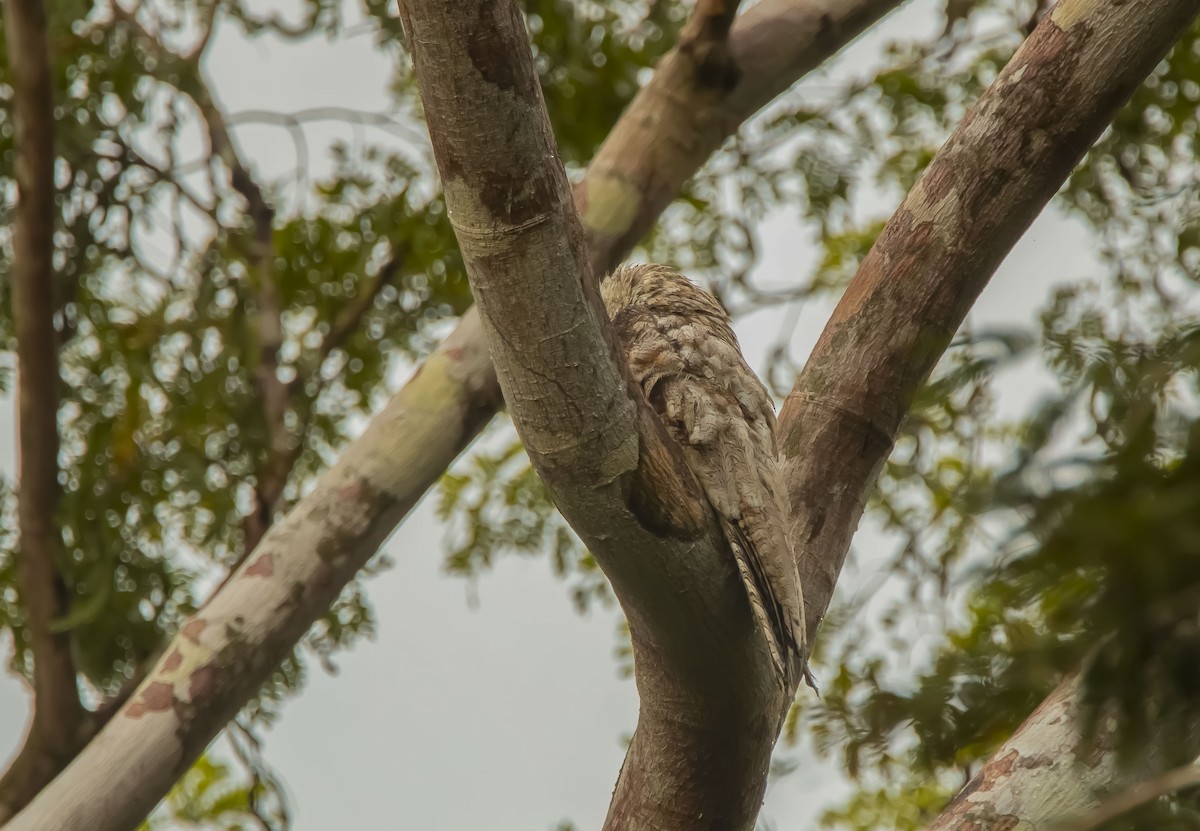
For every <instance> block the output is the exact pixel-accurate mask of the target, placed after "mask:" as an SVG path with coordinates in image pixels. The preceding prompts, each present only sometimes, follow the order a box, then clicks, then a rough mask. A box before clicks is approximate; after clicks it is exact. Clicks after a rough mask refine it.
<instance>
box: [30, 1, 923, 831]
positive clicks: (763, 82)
mask: <svg viewBox="0 0 1200 831" xmlns="http://www.w3.org/2000/svg"><path fill="white" fill-rule="evenodd" d="M900 2H901V0H762V2H760V3H758V4H756V5H755V6H753V7H752V8H751V9H749V10H748V11H747V12H746V13H745V14H743V15H740V16H739V17H738V18H737V20H736V22H735V24H734V26H733V28H732V30H731V32H730V36H729V37H730V49H731V51H732V52H733V54H734V55H735V56H736V60H737V65H738V66H739V68H740V69H741V77H740V80H739V82H738V85H737V86H736V87H735V88H734V89H733V90H732V91H731V92H729V93H728V94H722V93H721V92H720V91H718V90H713V89H710V88H706V87H704V86H702V85H700V84H698V83H697V81H696V73H695V72H694V70H693V68H692V65H691V63H690V59H688V58H687V57H686V56H682V55H680V54H678V52H679V50H674V51H673V52H671V53H669V54H668V55H667V56H666V57H664V58H663V60H662V61H660V62H659V66H658V67H657V69H656V72H655V75H654V77H653V78H652V79H651V81H650V83H649V84H648V85H647V86H646V87H645V88H644V89H643V90H641V92H640V93H639V94H638V95H637V97H636V98H635V100H634V102H633V103H632V104H631V105H630V107H629V109H628V110H627V111H626V113H625V114H624V115H623V116H622V118H621V119H620V121H619V122H618V124H617V125H616V127H615V128H614V129H613V132H612V133H611V134H610V136H609V137H608V139H607V140H606V141H605V143H604V145H603V146H602V147H601V149H600V151H599V152H598V154H597V157H596V159H595V161H594V162H593V163H592V165H591V166H589V168H588V172H587V175H586V176H585V178H584V181H583V182H581V183H580V185H579V186H577V187H576V189H575V201H576V205H577V206H578V207H579V208H580V210H581V213H582V218H583V221H584V227H585V232H586V233H587V237H588V243H589V255H590V258H591V262H592V267H593V270H594V271H595V272H596V273H602V272H604V271H607V270H609V269H610V268H612V267H613V266H615V265H616V264H617V263H618V262H619V261H620V260H621V259H622V258H624V256H625V255H626V254H627V253H628V252H629V250H630V248H631V247H632V246H633V245H634V243H636V242H637V240H638V239H639V238H640V237H641V236H642V235H643V234H644V233H645V232H646V231H647V230H648V229H649V228H650V226H651V225H652V224H653V222H654V221H655V220H656V219H657V217H658V215H659V213H661V211H662V210H663V209H664V208H665V207H666V205H667V204H668V203H669V202H670V201H671V200H672V199H673V198H674V197H675V195H676V194H677V193H678V190H679V188H680V187H681V186H682V184H683V183H684V181H685V180H686V179H687V178H688V177H690V176H691V175H692V173H694V172H695V170H696V169H697V168H698V167H699V166H700V165H701V164H702V163H703V162H704V160H705V159H707V157H708V156H709V154H711V153H712V151H713V150H715V149H716V148H717V147H718V146H719V145H720V143H721V142H722V141H723V140H724V139H725V138H726V137H728V136H729V134H730V133H731V132H732V131H733V130H734V129H736V127H737V126H738V125H739V124H740V123H741V122H742V121H743V120H744V119H746V118H748V117H749V116H750V115H752V114H753V113H754V112H756V111H757V110H758V109H759V108H761V107H762V106H764V105H765V104H766V103H768V102H769V101H770V100H771V99H772V98H773V97H775V96H776V95H778V94H779V93H781V92H783V91H784V90H786V89H787V88H788V87H789V86H791V85H792V84H793V83H794V82H795V81H796V79H798V78H799V77H801V76H802V75H804V74H805V73H806V72H808V71H809V70H811V69H813V68H815V67H816V66H818V65H819V64H820V63H821V62H822V61H824V60H825V59H826V58H828V57H829V56H830V55H832V54H833V53H834V52H836V51H837V50H838V49H840V48H842V47H843V46H844V45H845V44H846V43H848V42H849V41H850V40H851V39H853V38H854V37H855V36H856V35H857V34H858V33H859V32H860V31H862V30H863V29H864V28H866V27H867V26H868V25H870V24H871V23H873V22H874V21H875V20H877V19H878V18H880V17H881V16H883V15H884V14H885V13H886V12H888V11H890V10H891V9H892V8H894V7H896V6H897V5H899V4H900ZM499 404H500V397H499V391H498V388H497V386H496V380H495V374H494V372H493V370H492V366H491V362H490V360H489V358H488V354H487V349H486V346H485V344H484V341H483V334H482V331H481V328H480V322H479V317H478V315H477V314H476V313H475V312H474V310H471V311H469V312H468V313H467V314H466V315H465V316H464V318H463V320H462V322H461V323H460V324H459V326H458V328H457V329H456V330H455V331H454V332H453V333H452V334H451V336H450V337H449V338H447V340H446V341H445V342H443V343H442V345H441V346H440V347H439V348H438V349H437V350H436V351H435V352H434V353H433V355H431V356H430V358H429V359H428V360H427V361H426V362H425V364H424V365H423V366H422V367H421V368H420V369H419V370H418V372H417V373H416V374H415V375H414V376H413V377H412V379H410V380H409V382H408V383H407V384H406V385H405V386H404V388H403V389H402V390H401V391H400V392H399V393H398V394H397V395H396V396H395V397H394V398H393V399H392V400H391V402H389V404H388V405H387V407H386V408H385V409H384V410H383V412H382V413H380V414H379V415H378V416H376V417H375V418H374V419H373V420H372V422H371V425H370V426H369V428H368V430H367V431H366V433H365V434H364V435H363V436H362V437H360V438H359V439H358V440H357V441H355V442H354V443H353V444H352V445H351V446H350V447H349V448H347V450H346V452H345V453H344V455H343V458H342V459H341V460H340V461H339V463H338V464H337V465H336V466H335V467H334V468H333V469H331V470H329V471H328V472H326V473H325V474H324V475H322V476H321V478H320V480H319V481H318V483H317V487H316V488H315V489H314V490H313V491H312V492H311V493H310V494H309V495H308V496H307V497H306V498H305V499H304V500H302V501H301V502H300V503H299V504H298V505H297V506H296V507H295V508H294V509H293V510H292V511H291V513H290V514H289V515H288V517H286V518H285V519H284V520H283V521H281V522H280V523H278V524H277V525H276V526H275V527H273V528H272V529H271V530H270V531H268V533H267V535H266V537H264V539H263V541H262V542H261V543H260V545H259V547H258V549H257V550H256V551H255V553H254V555H253V556H251V557H250V559H249V560H248V561H247V562H246V563H245V564H243V565H242V566H241V568H240V569H239V570H238V572H237V573H236V575H235V577H234V578H233V579H232V580H230V581H229V583H228V584H227V585H225V586H223V587H222V588H221V590H220V591H219V592H217V594H216V595H215V596H214V597H213V598H212V600H211V601H210V602H209V603H208V604H207V605H206V606H205V608H204V609H203V610H202V611H201V612H199V613H198V614H197V615H196V616H195V617H194V618H193V620H192V621H190V622H189V623H188V624H187V625H185V626H184V627H183V629H182V630H181V633H180V634H179V635H178V636H177V637H176V639H175V640H174V641H173V642H172V644H171V646H170V647H169V648H168V649H167V650H166V652H165V656H166V657H165V658H164V659H163V660H162V661H161V662H160V663H159V665H158V666H157V667H156V668H155V669H154V671H153V672H151V673H150V675H149V677H148V678H147V679H146V681H145V682H144V683H143V685H142V687H141V688H140V690H139V691H138V693H137V694H136V695H135V697H134V698H133V700H132V701H131V702H129V703H128V704H127V705H126V706H124V707H123V708H122V710H121V711H120V712H119V713H118V714H117V715H116V716H115V717H114V718H113V719H112V721H111V723H110V724H109V725H108V726H107V727H106V729H105V730H104V732H103V733H102V734H101V735H100V736H99V737H98V738H97V740H96V741H94V742H93V743H92V744H91V745H89V746H88V747H87V748H86V749H85V750H84V752H83V753H82V754H81V756H80V757H79V758H78V759H77V760H76V761H75V762H74V763H73V764H72V766H71V768H70V769H68V770H67V771H65V772H64V773H63V775H62V776H61V777H59V780H58V781H56V782H55V783H53V784H52V785H51V786H50V787H49V788H48V789H47V790H46V791H45V792H44V793H42V794H41V795H39V797H38V798H37V800H36V801H35V802H34V803H33V804H32V805H30V806H29V807H28V809H27V810H26V811H25V812H23V813H22V815H21V816H20V817H19V818H18V819H17V820H15V821H14V825H13V827H14V828H15V829H18V831H19V829H20V828H22V827H25V828H27V829H34V828H36V829H39V831H41V829H54V828H63V829H68V828H75V827H78V824H79V823H84V824H85V825H86V827H88V828H90V829H96V831H105V829H121V828H126V827H129V825H130V824H131V823H133V824H136V822H137V821H139V820H140V819H141V818H142V817H144V816H145V815H146V813H148V812H149V811H150V809H151V808H152V807H153V806H154V804H155V803H156V802H157V801H158V799H160V798H161V796H162V795H163V794H165V793H166V791H167V789H168V788H169V787H170V786H171V785H172V784H173V783H174V782H175V780H176V779H178V777H179V776H181V775H182V774H183V773H184V772H185V771H186V770H187V767H188V766H189V765H190V763H191V761H192V760H193V759H195V758H196V756H197V755H199V753H200V752H201V751H202V750H203V748H204V747H205V746H206V745H207V743H208V742H209V741H210V740H211V739H212V737H214V736H215V735H216V734H217V733H218V732H219V731H220V729H221V728H222V727H223V726H224V724H225V723H226V722H227V721H228V720H229V719H230V718H232V716H233V715H234V714H235V713H236V712H237V710H238V709H239V708H240V707H241V705H242V704H243V703H244V702H245V701H246V700H247V699H248V698H249V697H250V696H251V695H253V694H254V693H255V692H256V691H257V689H258V688H259V686H260V685H261V684H262V683H263V681H264V680H265V679H266V678H267V677H268V676H269V674H270V673H271V672H272V671H273V670H274V668H275V667H276V666H277V665H278V662H279V661H280V660H282V658H283V657H284V656H285V655H286V654H288V652H289V651H290V650H291V648H292V647H293V646H294V645H295V643H296V642H297V641H298V640H299V639H300V637H301V636H302V635H303V633H304V632H305V631H306V630H307V629H308V627H309V626H310V625H311V624H312V622H313V621H314V620H316V619H317V618H318V617H319V616H320V615H321V614H323V613H324V611H325V610H326V609H327V608H328V606H329V605H330V604H331V603H332V602H333V600H334V599H335V598H336V597H337V595H338V593H339V592H340V591H341V589H342V587H344V586H345V585H346V583H348V582H349V581H350V579H351V578H352V577H353V576H354V574H355V573H356V572H357V571H358V569H359V568H361V567H362V566H363V565H364V564H365V563H366V562H367V561H368V560H369V559H370V557H371V556H372V554H373V553H374V552H375V550H376V548H377V547H378V545H379V544H380V543H381V542H382V540H383V539H384V538H385V537H386V536H387V534H389V533H390V532H391V530H392V529H393V528H395V526H396V525H397V524H398V523H399V522H400V521H401V520H402V519H403V518H404V517H405V516H406V515H407V513H408V512H409V511H410V510H411V508H412V507H413V506H414V505H415V504H416V503H417V501H418V500H419V499H420V498H421V496H423V494H424V493H425V491H426V490H427V489H428V488H429V487H430V486H431V485H432V484H433V483H434V482H435V481H436V480H437V478H438V477H439V476H440V475H441V474H442V472H443V471H444V470H445V468H446V467H447V466H448V465H449V464H450V462H451V461H453V459H454V458H455V457H456V456H457V455H458V454H459V453H460V452H461V451H462V450H463V449H464V448H465V447H466V446H467V444H468V443H469V442H470V441H471V439H473V438H474V437H475V436H476V435H477V434H478V432H479V430H480V429H481V428H482V427H483V425H484V424H486V423H487V421H488V420H489V419H490V418H491V416H492V415H493V414H494V413H495V412H496V410H497V409H498V407H499ZM201 632H202V633H203V637H202V638H201V636H200V634H199V633H201ZM175 702H177V703H178V704H179V707H178V708H176V707H175V706H174V703H175ZM97 795H105V798H104V799H102V800H101V801H100V802H97V801H96V798H97Z"/></svg>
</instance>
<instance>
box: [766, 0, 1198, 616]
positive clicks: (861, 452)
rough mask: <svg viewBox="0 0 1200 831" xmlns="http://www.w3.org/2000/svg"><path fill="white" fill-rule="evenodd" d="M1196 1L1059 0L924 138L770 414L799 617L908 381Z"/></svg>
mask: <svg viewBox="0 0 1200 831" xmlns="http://www.w3.org/2000/svg"><path fill="white" fill-rule="evenodd" d="M1196 12H1197V4H1196V2H1195V0H1168V1H1167V2H1163V1H1162V0H1120V2H1117V0H1062V2H1060V3H1059V4H1058V5H1057V6H1056V7H1055V10H1054V12H1053V13H1052V14H1049V15H1046V16H1045V17H1044V18H1043V19H1042V21H1041V23H1040V24H1039V25H1038V27H1037V28H1036V30H1035V31H1034V32H1033V34H1032V35H1031V36H1030V38H1029V39H1028V41H1026V43H1025V44H1024V45H1023V46H1022V47H1021V49H1020V50H1018V52H1017V53H1016V55H1014V56H1013V59H1012V60H1011V61H1010V62H1009V64H1008V66H1006V67H1005V69H1004V71H1003V72H1001V73H1000V76H999V77H998V78H997V79H996V81H995V83H993V84H992V86H991V87H990V88H989V89H988V91H987V92H986V93H985V94H984V95H983V97H982V98H981V99H980V100H979V102H978V103H977V104H976V106H975V107H974V109H972V111H971V112H970V113H969V114H968V115H967V117H966V118H965V119H964V120H963V121H962V123H961V124H960V125H959V126H958V128H957V129H956V130H955V131H954V133H953V134H952V135H951V136H950V138H949V139H948V140H947V141H946V143H945V145H944V146H943V147H942V148H941V150H940V151H938V154H937V156H936V157H935V158H934V160H933V161H932V162H931V163H930V165H929V167H928V168H927V169H926V170H925V172H924V174H923V175H922V176H921V178H920V179H919V180H918V181H917V183H916V185H915V186H914V187H913V189H912V190H911V191H910V192H909V194H908V196H907V197H906V198H905V200H904V202H903V204H901V206H900V207H899V209H897V211H896V213H895V214H894V215H893V216H892V218H891V220H890V221H889V222H888V224H887V227H886V228H885V229H884V231H883V233H882V234H881V235H880V237H879V239H878V240H877V241H876V243H875V245H874V247H873V248H872V249H871V251H870V253H869V254H868V255H867V257H866V258H865V259H864V260H863V263H862V265H861V266H860V268H859V270H858V273H857V274H856V275H855V277H854V279H853V281H852V282H851V284H850V285H849V287H848V288H847V289H846V293H845V296H844V297H843V298H842V300H841V302H840V303H839V304H838V306H837V308H836V310H835V311H834V313H833V316H832V318H831V319H830V321H829V323H828V325H827V326H826V327H825V330H824V332H823V333H822V335H821V338H820V340H819V341H818V343H817V345H816V347H815V348H814V350H813V353H812V356H811V357H810V358H809V360H808V363H807V364H806V365H805V367H804V370H803V372H802V373H801V375H800V378H799V379H798V380H797V382H796V385H795V387H794V389H793V391H792V392H791V394H790V395H789V396H788V400H787V402H786V404H785V406H784V408H783V411H782V413H781V414H780V430H781V431H782V432H783V434H784V436H785V439H784V450H785V453H786V454H787V455H788V457H789V458H790V459H791V460H792V463H793V465H794V471H793V475H792V479H791V481H792V495H793V504H794V507H795V508H796V515H797V516H798V517H799V518H800V528H799V533H800V534H801V539H800V540H799V541H798V544H799V545H800V547H801V550H802V552H803V553H802V555H801V571H800V576H801V580H802V582H803V585H804V592H805V597H806V599H807V600H809V608H808V614H809V627H810V628H809V631H810V632H813V631H815V627H816V623H817V622H818V621H817V620H814V616H815V615H817V614H818V613H819V612H820V611H822V610H824V609H825V607H826V605H827V604H828V601H829V597H830V596H831V595H832V593H833V587H834V584H835V583H836V582H837V577H838V574H839V573H840V571H841V568H842V563H843V562H844V559H845V553H846V551H847V549H848V546H849V539H850V535H851V534H852V533H853V531H854V529H855V527H856V526H857V524H858V520H859V517H860V515H861V513H862V506H863V503H864V501H865V499H866V496H867V492H868V490H869V489H870V487H871V485H872V484H873V483H874V481H875V478H876V476H877V475H878V471H879V468H880V466H881V465H882V464H883V461H884V459H885V458H886V456H887V454H888V453H889V452H890V450H891V447H892V443H893V441H894V440H895V437H896V435H897V433H898V431H899V429H900V425H901V423H902V421H903V419H904V417H905V414H906V413H907V411H908V408H909V405H910V403H911V401H912V397H913V395H914V394H915V393H916V391H917V389H918V387H919V386H920V384H921V383H922V382H923V381H924V379H925V378H926V377H927V376H928V374H929V372H930V371H931V370H932V368H933V366H934V364H935V363H936V362H937V360H938V358H939V357H940V356H941V354H942V351H943V350H944V349H945V347H946V345H947V344H948V343H949V342H950V338H951V337H952V336H953V334H954V332H955V330H956V329H957V328H958V326H959V324H960V323H961V322H962V320H963V318H964V316H965V315H966V313H967V310H968V309H969V308H970V306H971V304H972V303H973V302H974V301H975V298H976V297H978V296H979V292H980V291H982V290H983V287H984V285H986V283H987V281H988V280H989V279H990V278H991V276H992V274H993V273H994V271H995V270H996V268H997V267H998V266H999V264H1000V262H1001V261H1002V260H1003V259H1004V257H1005V255H1006V254H1007V253H1008V251H1009V250H1010V249H1011V248H1012V246H1013V245H1014V244H1015V243H1016V241H1017V239H1018V238H1019V237H1020V236H1021V234H1022V233H1024V231H1025V229H1026V228H1027V227H1029V224H1030V223H1031V222H1032V221H1033V219H1034V218H1035V217H1036V216H1037V215H1038V213H1039V212H1040V211H1041V210H1042V208H1043V207H1044V206H1045V204H1046V203H1047V202H1048V201H1049V199H1050V197H1051V196H1053V195H1054V193H1055V191H1057V190H1058V188H1059V187H1060V186H1061V185H1062V183H1063V182H1064V181H1065V180H1066V177H1067V176H1068V175H1069V174H1070V172H1071V170H1072V168H1073V167H1074V166H1075V164H1076V163H1077V162H1078V161H1079V159H1080V158H1082V156H1083V154H1084V153H1085V152H1086V151H1087V149H1088V148H1089V147H1090V146H1091V145H1092V143H1093V142H1094V141H1095V140H1096V139H1097V138H1098V137H1099V135H1100V133H1101V132H1102V131H1103V130H1104V128H1105V126H1106V125H1107V124H1108V122H1109V121H1110V120H1111V119H1112V117H1113V114H1114V113H1115V112H1116V110H1117V108H1118V107H1119V106H1120V105H1121V104H1123V103H1124V102H1125V101H1126V100H1127V99H1128V97H1129V95H1130V94H1131V93H1132V92H1133V90H1134V89H1135V88H1136V87H1137V86H1138V85H1139V84H1140V83H1141V82H1142V80H1143V79H1144V78H1145V77H1146V75H1148V74H1149V72H1150V71H1151V70H1152V69H1153V68H1154V66H1155V64H1157V63H1158V61H1159V60H1161V59H1162V57H1163V56H1164V55H1165V54H1166V52H1167V50H1168V49H1169V48H1170V46H1171V44H1172V43H1173V42H1174V41H1175V39H1176V38H1177V37H1178V36H1179V35H1180V34H1181V33H1182V32H1183V30H1184V28H1185V27H1186V26H1187V24H1188V21H1189V20H1191V19H1192V18H1193V17H1194V16H1195V15H1196Z"/></svg>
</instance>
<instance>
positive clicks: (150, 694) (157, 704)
mask: <svg viewBox="0 0 1200 831" xmlns="http://www.w3.org/2000/svg"><path fill="white" fill-rule="evenodd" d="M174 698H175V693H174V690H173V689H172V687H171V685H170V684H167V683H165V682H163V681H155V682H153V683H152V684H149V685H148V686H147V687H146V688H145V689H144V690H142V691H141V692H140V693H138V697H137V699H135V700H134V702H133V704H131V705H129V710H128V715H129V717H130V718H141V717H142V716H144V715H146V714H147V713H160V712H162V711H163V710H169V709H171V702H172V701H173V700H174Z"/></svg>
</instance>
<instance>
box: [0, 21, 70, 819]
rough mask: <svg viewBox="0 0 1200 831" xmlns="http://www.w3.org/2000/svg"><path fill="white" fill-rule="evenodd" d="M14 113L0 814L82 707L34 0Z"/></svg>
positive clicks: (14, 65)
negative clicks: (22, 720)
mask: <svg viewBox="0 0 1200 831" xmlns="http://www.w3.org/2000/svg"><path fill="white" fill-rule="evenodd" d="M4 28H5V33H6V35H7V40H8V61H9V72H10V76H11V78H12V83H13V99H14V101H13V103H14V109H15V114H16V140H15V149H16V163H15V174H16V181H17V194H18V196H17V205H16V209H15V221H14V228H13V262H12V266H11V273H12V291H13V320H14V324H15V327H16V336H17V366H18V370H19V371H18V376H19V377H18V386H17V397H18V413H19V423H18V438H17V443H18V451H19V455H18V483H19V492H18V510H17V522H18V530H19V542H18V550H17V579H18V586H19V588H20V593H21V600H22V604H23V606H24V610H25V615H26V621H25V623H26V637H27V638H28V643H29V651H30V653H31V655H32V657H33V716H32V722H31V724H30V727H29V733H28V736H27V737H26V740H25V743H24V745H23V746H22V748H21V750H20V752H19V753H18V755H17V757H16V758H15V759H14V760H13V762H12V764H11V765H10V767H9V769H8V771H7V772H6V775H5V777H4V779H3V781H2V783H0V785H2V787H0V821H2V820H3V819H4V818H6V817H7V816H8V815H10V814H11V809H10V807H9V806H13V805H18V804H24V802H25V801H26V800H28V799H29V798H30V797H31V796H32V795H33V794H34V793H37V791H38V790H40V789H41V788H42V787H43V786H44V785H45V784H46V783H47V782H48V781H49V780H50V779H51V778H52V777H53V776H54V774H55V773H56V772H57V770H58V767H59V764H60V762H59V761H58V760H61V759H64V758H70V757H71V756H72V755H74V753H75V752H76V751H77V750H78V747H79V744H80V741H81V737H80V729H79V728H80V723H81V720H82V717H83V708H82V706H81V704H80V702H79V690H78V686H77V682H76V677H75V665H74V662H73V661H72V659H71V646H70V635H69V634H68V633H66V632H56V631H55V630H54V626H53V624H54V621H55V620H56V619H58V618H61V617H63V616H64V615H66V614H67V611H68V606H69V598H68V595H67V588H66V586H65V584H64V583H63V580H62V577H61V576H60V575H59V573H58V571H57V568H56V565H55V563H56V560H57V559H58V558H59V556H60V547H61V545H62V539H61V536H60V535H59V530H58V526H57V523H56V521H55V519H56V517H55V512H56V509H57V505H58V498H59V485H58V385H59V383H60V382H59V372H58V335H57V334H56V332H55V330H54V310H55V302H54V281H55V273H54V259H53V258H54V225H55V222H56V219H57V216H58V210H57V208H56V207H55V196H56V189H55V185H54V93H53V81H52V78H51V68H50V58H49V52H48V41H47V32H46V10H45V8H44V7H43V5H42V3H41V0H4Z"/></svg>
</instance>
